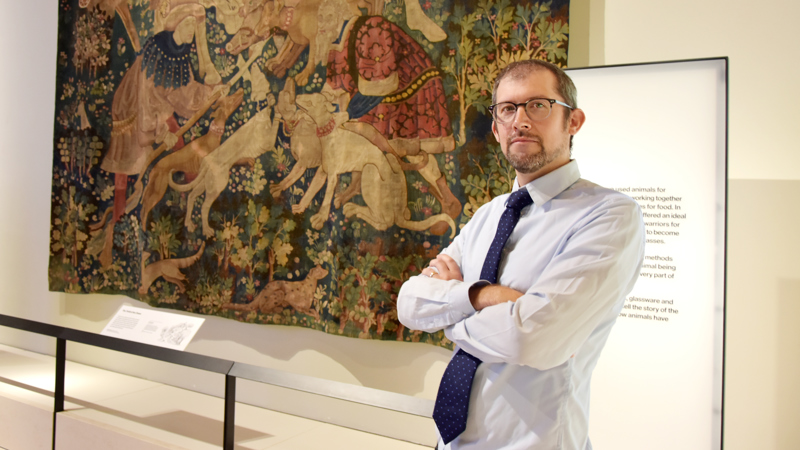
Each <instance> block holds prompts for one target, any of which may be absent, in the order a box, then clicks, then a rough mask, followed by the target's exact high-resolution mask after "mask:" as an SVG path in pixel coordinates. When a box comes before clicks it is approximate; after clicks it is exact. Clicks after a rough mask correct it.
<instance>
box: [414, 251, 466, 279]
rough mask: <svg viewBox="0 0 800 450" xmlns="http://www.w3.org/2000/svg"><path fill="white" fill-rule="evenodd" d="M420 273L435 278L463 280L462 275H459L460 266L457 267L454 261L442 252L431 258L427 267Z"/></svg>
mask: <svg viewBox="0 0 800 450" xmlns="http://www.w3.org/2000/svg"><path fill="white" fill-rule="evenodd" d="M422 274H423V275H427V276H429V277H431V278H436V279H437V280H444V281H448V280H458V281H464V276H463V275H461V268H460V267H458V264H456V261H455V260H454V259H453V258H451V257H449V256H447V255H445V254H442V253H440V254H439V255H437V256H436V258H435V259H433V260H431V262H430V264H428V267H426V268H425V269H424V270H423V271H422Z"/></svg>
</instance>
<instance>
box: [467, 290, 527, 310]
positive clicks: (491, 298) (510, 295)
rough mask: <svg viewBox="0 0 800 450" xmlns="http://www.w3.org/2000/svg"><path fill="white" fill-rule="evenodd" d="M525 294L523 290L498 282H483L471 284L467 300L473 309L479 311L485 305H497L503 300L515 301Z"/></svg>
mask: <svg viewBox="0 0 800 450" xmlns="http://www.w3.org/2000/svg"><path fill="white" fill-rule="evenodd" d="M523 295H525V293H524V292H520V291H517V290H515V289H511V288H510V287H505V286H500V285H499V284H485V285H480V286H473V287H472V288H470V290H469V301H470V302H471V303H472V307H473V308H475V311H480V310H482V309H483V308H486V307H487V306H493V305H499V304H500V303H505V302H515V301H517V299H518V298H520V297H522V296H523Z"/></svg>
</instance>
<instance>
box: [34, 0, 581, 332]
mask: <svg viewBox="0 0 800 450" xmlns="http://www.w3.org/2000/svg"><path fill="white" fill-rule="evenodd" d="M568 14H569V3H568V1H567V0H554V1H552V2H541V3H538V2H526V1H520V2H517V3H514V4H512V3H511V2H509V1H505V0H504V1H500V2H489V1H467V2H455V1H449V0H406V1H403V0H390V1H386V2H384V1H381V0H372V1H371V0H291V1H290V0H287V1H285V2H278V1H274V0H182V1H174V0H172V1H170V0H128V1H125V0H62V1H60V3H59V33H58V62H57V67H58V71H57V91H56V102H55V103H56V109H55V123H54V128H55V133H54V157H53V188H52V217H51V235H50V266H49V284H50V289H51V290H53V291H60V292H68V293H86V294H88V293H103V294H124V295H127V296H129V297H131V298H134V299H138V300H140V301H142V302H145V303H147V304H149V305H152V306H157V307H164V308H173V309H179V310H184V311H189V312H193V313H199V314H207V315H216V316H221V317H226V318H230V319H234V320H238V321H242V322H251V323H261V324H282V325H295V326H301V327H307V328H312V329H316V330H321V331H325V332H328V333H332V334H339V335H345V336H351V337H360V338H367V339H391V340H400V341H414V342H419V341H421V342H428V343H432V344H435V345H441V346H445V347H447V346H450V345H451V343H450V342H448V341H447V339H446V338H445V337H444V335H443V333H441V332H439V333H435V334H426V333H421V332H416V331H412V330H408V329H405V328H404V327H403V326H402V325H401V324H400V323H399V322H398V321H397V312H396V307H395V306H396V305H395V302H396V298H397V292H398V290H399V289H400V286H401V285H402V283H403V282H404V281H405V280H407V279H408V278H409V277H411V276H415V275H417V274H419V272H420V270H421V269H422V268H423V267H425V265H426V264H427V261H428V260H429V259H430V258H432V257H434V256H435V255H437V254H438V253H439V252H440V251H441V249H443V248H444V247H446V246H447V245H448V244H449V243H450V242H451V241H452V239H453V237H454V236H455V235H456V234H457V233H458V230H459V229H460V228H461V227H463V226H464V224H465V223H467V221H469V219H470V217H471V216H472V215H473V214H474V212H475V211H476V210H477V208H478V207H480V206H481V205H482V204H484V203H486V202H488V201H489V200H490V199H491V198H493V197H495V196H497V195H500V194H502V193H505V192H508V191H509V190H510V187H511V183H512V182H513V180H514V176H515V174H514V170H513V169H512V168H511V167H510V166H509V165H508V163H507V162H506V160H505V158H504V157H503V155H502V152H501V151H500V147H499V145H498V144H497V143H496V142H495V141H494V138H493V137H492V133H491V119H490V116H489V115H488V111H487V107H488V106H489V105H490V104H491V91H492V84H493V82H494V79H495V77H496V75H497V73H498V71H499V69H500V68H502V67H503V66H504V65H505V64H507V63H508V62H510V61H515V60H521V59H529V58H538V59H544V60H548V61H550V62H553V63H556V64H558V65H560V66H562V67H563V66H565V65H566V62H567V43H568V34H569V31H568V30H569V29H568ZM98 301H101V300H100V299H99V298H98Z"/></svg>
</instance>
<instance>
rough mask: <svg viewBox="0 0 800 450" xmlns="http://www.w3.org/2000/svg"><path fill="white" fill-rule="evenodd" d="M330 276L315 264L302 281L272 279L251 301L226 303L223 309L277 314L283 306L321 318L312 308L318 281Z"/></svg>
mask: <svg viewBox="0 0 800 450" xmlns="http://www.w3.org/2000/svg"><path fill="white" fill-rule="evenodd" d="M326 276H328V271H327V270H325V269H323V268H322V267H320V266H315V267H314V268H313V269H311V270H310V271H309V272H308V275H306V278H305V279H304V280H301V281H284V280H275V281H270V282H269V283H268V284H267V285H266V287H264V289H262V290H261V292H259V293H258V295H256V298H254V299H253V301H252V302H250V303H245V304H241V303H225V304H224V305H222V308H223V309H233V310H236V311H261V313H263V314H277V313H280V312H281V311H283V308H286V307H292V308H294V310H295V311H297V312H301V313H303V314H307V315H309V316H311V317H313V318H315V319H319V312H317V310H316V309H314V308H312V307H311V306H312V304H313V302H314V292H315V291H316V290H317V281H319V280H321V279H322V278H325V277H326Z"/></svg>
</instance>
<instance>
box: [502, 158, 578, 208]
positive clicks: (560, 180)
mask: <svg viewBox="0 0 800 450" xmlns="http://www.w3.org/2000/svg"><path fill="white" fill-rule="evenodd" d="M580 177H581V173H580V171H579V170H578V162H577V161H575V160H574V159H571V160H570V161H569V162H568V163H566V164H564V165H563V166H561V167H559V168H558V169H556V170H554V171H552V172H550V173H548V174H547V175H544V176H542V177H539V178H537V179H535V180H533V181H531V182H530V183H528V184H526V185H525V186H523V187H524V188H525V189H527V190H528V193H529V194H530V195H531V198H532V199H533V203H534V204H535V205H539V206H541V205H544V204H545V203H547V202H549V201H550V200H552V199H553V197H555V196H557V195H558V194H560V193H562V192H564V191H565V190H566V189H567V188H568V187H570V186H572V185H573V184H574V183H575V182H576V181H578V179H580ZM517 189H520V186H519V181H518V180H517V179H516V178H515V179H514V186H513V188H512V190H511V191H512V192H513V191H516V190H517Z"/></svg>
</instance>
